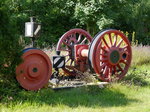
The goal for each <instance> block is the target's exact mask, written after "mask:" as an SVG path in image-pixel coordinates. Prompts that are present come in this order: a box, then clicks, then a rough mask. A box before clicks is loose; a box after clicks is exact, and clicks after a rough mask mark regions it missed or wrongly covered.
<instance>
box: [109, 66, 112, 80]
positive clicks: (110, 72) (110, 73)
mask: <svg viewBox="0 0 150 112" xmlns="http://www.w3.org/2000/svg"><path fill="white" fill-rule="evenodd" d="M111 75H112V67H110V68H109V78H111Z"/></svg>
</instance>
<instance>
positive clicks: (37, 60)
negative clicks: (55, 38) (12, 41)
mask: <svg viewBox="0 0 150 112" xmlns="http://www.w3.org/2000/svg"><path fill="white" fill-rule="evenodd" d="M22 59H23V63H21V64H20V65H19V66H18V67H17V68H16V78H17V81H18V82H19V83H20V85H21V86H22V87H23V88H24V89H27V90H38V89H40V88H42V87H43V86H44V85H45V84H46V83H48V80H49V79H50V76H51V74H52V64H51V61H50V59H49V57H48V56H47V55H46V54H45V53H44V52H43V51H41V50H38V49H29V50H26V51H25V52H24V54H23V56H22Z"/></svg>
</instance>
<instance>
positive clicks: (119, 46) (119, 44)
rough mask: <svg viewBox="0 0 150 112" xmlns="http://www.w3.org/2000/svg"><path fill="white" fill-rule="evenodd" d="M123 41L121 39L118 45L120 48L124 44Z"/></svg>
mask: <svg viewBox="0 0 150 112" xmlns="http://www.w3.org/2000/svg"><path fill="white" fill-rule="evenodd" d="M122 42H123V40H122V39H121V40H120V42H119V43H118V45H117V47H118V48H119V47H120V45H121V44H122Z"/></svg>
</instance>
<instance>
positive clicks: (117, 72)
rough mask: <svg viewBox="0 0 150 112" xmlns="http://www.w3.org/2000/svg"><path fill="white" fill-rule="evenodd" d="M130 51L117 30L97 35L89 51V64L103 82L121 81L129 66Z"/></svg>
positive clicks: (129, 46) (127, 43)
mask: <svg viewBox="0 0 150 112" xmlns="http://www.w3.org/2000/svg"><path fill="white" fill-rule="evenodd" d="M131 59H132V51H131V45H130V42H129V41H128V39H127V37H126V36H125V35H124V34H123V33H121V32H120V31H117V30H106V31H103V32H100V33H99V34H97V35H96V36H95V38H94V40H93V41H92V43H91V46H90V49H89V62H90V63H91V67H92V68H93V69H94V71H95V72H96V73H97V74H99V78H100V79H101V80H103V81H111V80H112V79H116V80H119V79H122V78H123V77H124V75H125V74H126V73H127V71H128V68H129V66H130V64H131Z"/></svg>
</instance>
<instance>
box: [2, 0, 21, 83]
mask: <svg viewBox="0 0 150 112" xmlns="http://www.w3.org/2000/svg"><path fill="white" fill-rule="evenodd" d="M9 16H10V13H9V10H8V7H7V6H6V5H5V3H4V1H0V22H1V27H0V79H1V82H2V81H6V80H11V79H10V76H11V77H14V76H15V75H13V74H14V73H15V67H16V65H17V64H19V62H20V61H21V59H20V56H21V53H20V51H21V46H20V45H19V36H18V35H17V31H16V25H15V21H12V20H10V18H9Z"/></svg>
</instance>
